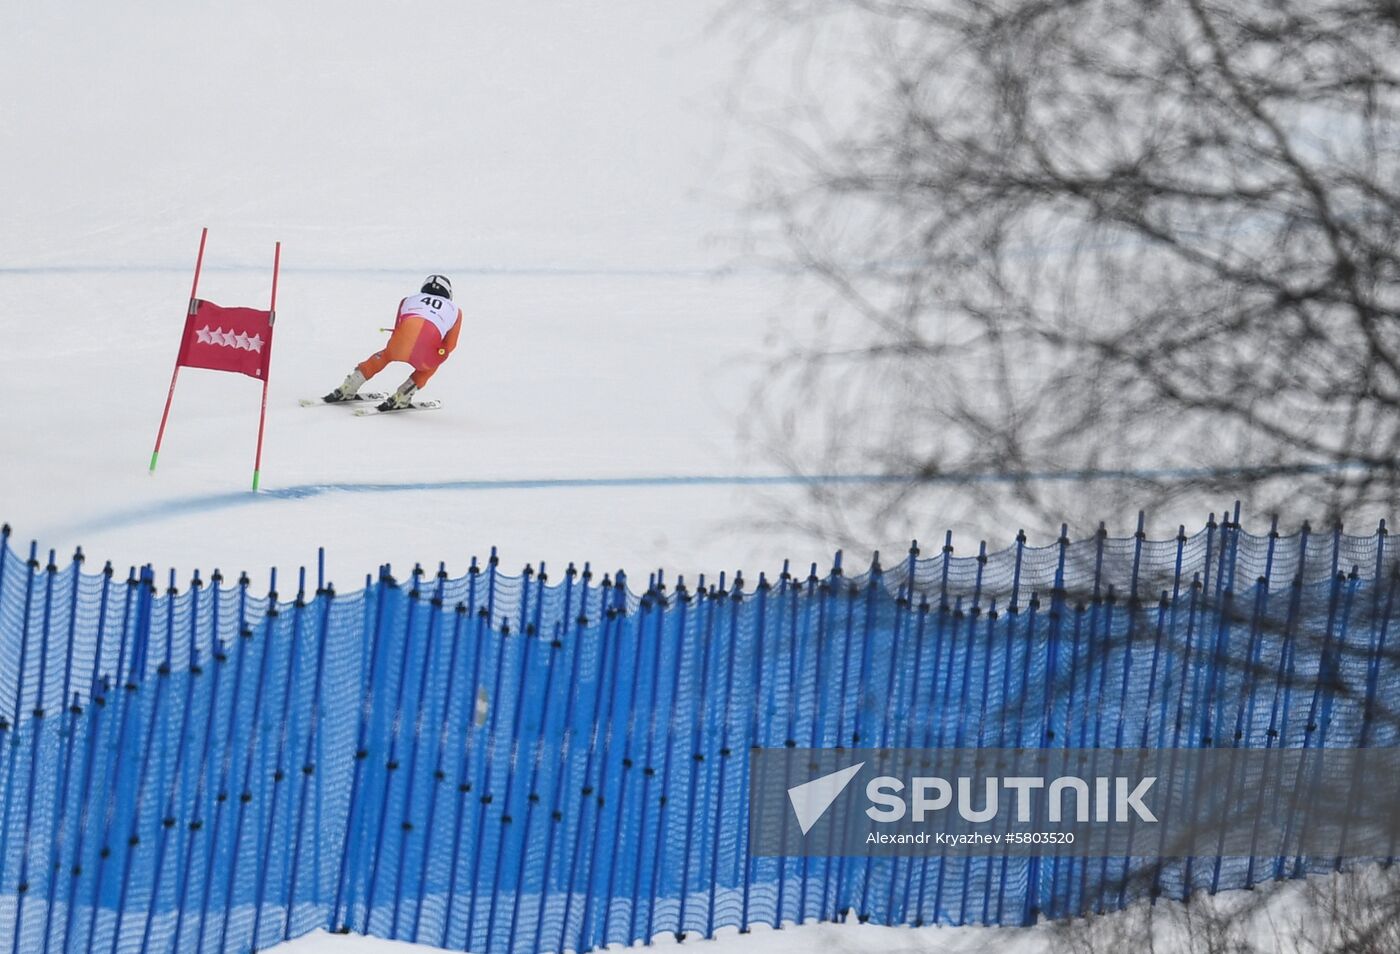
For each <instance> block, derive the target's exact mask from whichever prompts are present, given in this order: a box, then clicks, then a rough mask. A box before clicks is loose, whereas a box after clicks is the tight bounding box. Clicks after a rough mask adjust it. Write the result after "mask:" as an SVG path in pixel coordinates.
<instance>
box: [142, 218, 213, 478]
mask: <svg viewBox="0 0 1400 954" xmlns="http://www.w3.org/2000/svg"><path fill="white" fill-rule="evenodd" d="M208 237H209V228H208V227H207V226H206V227H205V228H204V229H202V230H201V231H200V233H199V256H198V257H197V258H196V259H195V260H194V284H193V285H191V286H190V303H189V306H188V307H187V308H186V309H185V318H186V319H188V318H189V316H190V315H191V314H193V312H194V302H195V297H194V296H195V293H196V292H197V291H199V269H200V266H202V265H203V264H204V240H205V239H206V238H208ZM184 335H185V330H184V329H183V328H181V329H180V344H181V345H182V346H183V345H184V341H185V338H184ZM179 377H180V353H179V352H178V351H177V352H176V353H175V371H174V372H173V373H172V374H171V375H170V391H169V393H167V394H166V395H165V410H164V411H162V412H161V415H160V430H158V431H156V446H155V450H153V451H151V469H150V471H149V473H151V474H155V472H156V460H157V459H158V458H159V457H160V442H161V441H162V440H164V439H165V422H166V421H167V420H169V419H170V402H171V401H173V400H175V382H176V380H177V379H179Z"/></svg>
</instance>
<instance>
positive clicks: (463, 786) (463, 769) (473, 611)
mask: <svg viewBox="0 0 1400 954" xmlns="http://www.w3.org/2000/svg"><path fill="white" fill-rule="evenodd" d="M480 576H481V568H480V567H479V566H477V564H476V557H472V562H471V567H470V568H468V570H467V615H468V616H471V617H474V618H475V620H476V622H475V624H474V626H473V629H474V632H473V636H472V675H471V684H470V685H469V686H468V687H467V694H468V698H467V711H468V712H469V713H471V718H470V719H469V720H468V723H467V744H466V751H465V752H464V753H463V755H462V760H461V764H460V766H459V767H458V769H457V801H456V805H455V806H454V808H453V813H452V867H451V871H450V873H449V875H448V880H447V904H446V908H445V911H444V914H443V919H442V940H441V941H440V942H439V943H438V946H439V947H447V943H448V937H449V935H450V933H451V930H452V908H453V905H454V903H455V901H456V897H457V870H458V867H459V862H460V860H461V853H462V852H461V849H462V809H463V802H464V801H465V800H466V797H467V795H468V794H469V793H470V792H471V790H472V778H473V776H472V774H471V773H472V771H473V768H474V766H473V764H472V760H471V757H472V753H473V746H474V744H475V741H476V731H475V729H476V703H477V699H478V698H479V695H478V693H479V692H480V689H479V687H480V685H481V646H482V643H483V642H484V636H483V633H482V630H483V623H484V617H483V614H484V612H485V608H484V607H478V606H477V602H476V590H477V583H478V581H479V579H480ZM471 930H472V929H471V924H470V923H469V924H468V925H467V938H466V940H465V941H463V942H462V943H463V948H462V949H463V950H468V949H470V947H471Z"/></svg>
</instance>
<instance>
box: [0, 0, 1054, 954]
mask: <svg viewBox="0 0 1400 954" xmlns="http://www.w3.org/2000/svg"><path fill="white" fill-rule="evenodd" d="M720 5H721V4H720V3H719V2H718V0H710V2H703V3H691V4H658V3H655V2H654V0H606V2H604V0H590V2H576V3H570V4H558V3H548V2H544V0H518V2H516V3H511V4H466V3H460V2H457V0H424V2H419V3H414V4H412V5H402V4H379V3H369V2H364V0H351V2H348V3H347V2H342V0H338V2H334V3H332V2H327V0H319V2H308V3H297V4H286V3H282V2H278V0H245V2H241V3H238V4H231V5H205V4H190V3H187V2H183V0H150V2H146V3H143V4H140V5H136V6H132V5H125V4H101V3H96V2H92V0H57V2H51V3H43V4H8V5H0V88H3V89H4V90H5V95H4V96H3V97H0V178H3V181H4V183H5V198H4V201H3V204H2V205H0V221H3V226H0V381H3V382H4V385H5V387H4V394H5V401H6V404H5V409H4V410H3V411H0V455H2V457H0V459H3V466H0V520H3V521H8V522H9V523H11V524H12V525H13V526H14V528H15V533H16V537H17V538H18V539H20V540H27V539H29V538H36V539H38V540H39V541H40V544H41V546H43V547H45V548H47V547H53V548H56V549H57V550H58V551H59V553H60V554H64V553H67V552H71V551H72V549H73V548H74V547H76V546H78V545H82V546H83V547H84V548H85V550H86V552H87V555H88V561H89V563H88V565H89V568H90V569H93V570H95V569H97V568H100V567H101V565H102V563H103V562H104V561H106V560H111V561H112V562H113V563H114V564H115V565H116V566H117V567H119V568H121V569H122V570H124V569H125V567H126V566H127V565H132V564H143V563H146V562H152V563H154V564H155V565H156V567H157V570H158V572H161V571H163V569H164V568H165V567H170V566H173V567H177V568H178V569H179V570H180V572H181V575H182V576H184V577H186V578H187V576H188V574H189V573H190V572H191V571H193V570H195V569H199V570H201V571H203V572H204V573H205V574H206V575H207V574H208V573H209V572H210V571H212V570H213V569H214V568H216V567H219V568H222V569H224V570H225V571H226V572H230V571H237V570H240V569H247V570H249V571H250V573H251V575H252V577H253V579H254V580H255V581H266V579H267V576H266V568H267V567H270V566H280V567H281V568H282V569H283V571H284V573H286V572H288V571H290V570H294V569H295V568H296V567H297V566H299V565H302V564H310V563H311V562H312V561H313V560H314V559H315V554H316V547H317V546H318V545H324V546H325V547H326V548H327V553H328V569H329V575H330V579H331V580H333V581H334V582H335V583H336V584H337V585H338V586H339V587H340V588H341V589H342V590H345V589H352V588H355V587H357V586H358V585H359V583H360V581H361V580H363V577H364V574H366V573H368V572H372V571H373V570H374V568H375V567H376V566H378V565H379V564H380V563H383V562H385V561H390V562H392V563H393V564H394V565H395V566H396V567H397V568H399V569H400V571H402V570H403V569H404V568H407V567H408V566H411V564H412V563H413V562H415V561H422V562H423V563H424V564H425V565H426V566H429V567H435V566H436V565H437V563H438V562H439V561H445V562H446V564H447V567H448V570H449V572H451V573H453V574H454V575H455V574H460V573H462V572H464V571H465V569H466V567H467V561H468V558H469V557H470V556H471V555H473V554H475V555H477V556H481V557H484V556H485V555H486V553H487V552H488V550H489V547H490V546H491V545H493V544H494V545H498V546H499V547H501V553H502V560H503V561H504V565H505V566H507V567H512V568H518V567H520V566H523V565H524V564H525V563H526V562H532V563H535V565H536V566H538V561H541V560H543V561H546V562H547V563H548V565H549V568H550V570H551V571H555V570H562V569H563V567H564V565H565V564H567V562H569V561H571V560H572V561H577V562H579V563H582V562H583V561H585V560H587V561H592V563H593V565H594V567H595V568H597V569H599V570H600V571H602V570H608V571H611V570H614V569H616V568H617V567H619V566H621V567H625V568H626V569H627V570H628V571H629V573H630V574H631V576H632V577H633V579H638V578H642V579H644V578H645V576H644V574H645V573H646V572H647V571H648V570H651V569H654V568H656V567H665V568H666V569H667V570H668V572H669V573H670V574H672V576H673V577H674V575H675V574H678V573H684V574H686V575H687V577H688V578H691V579H693V578H694V576H695V575H697V574H699V573H701V572H704V573H708V574H715V573H717V572H718V571H721V570H725V571H731V572H732V571H733V570H734V569H736V568H739V569H743V570H744V571H745V574H746V577H747V578H749V579H756V577H757V574H758V571H760V570H766V571H768V572H770V573H773V572H776V571H777V570H778V569H780V567H781V561H782V560H783V559H784V558H792V559H793V561H794V563H795V564H796V565H797V566H798V567H800V568H802V569H804V570H805V567H806V564H807V563H808V562H812V561H816V562H819V563H821V564H822V565H825V564H826V562H827V561H828V560H829V558H830V555H831V550H832V548H833V547H834V546H835V544H836V543H837V542H838V541H836V540H835V539H828V538H823V537H821V536H816V537H814V536H811V535H809V534H807V533H805V532H799V531H798V530H797V529H796V528H794V527H792V526H790V525H788V524H785V523H780V524H778V525H776V526H775V525H774V523H773V522H772V520H771V517H772V514H773V513H774V512H775V509H774V502H775V499H776V501H777V502H779V503H785V504H800V502H801V499H802V498H801V492H800V490H798V489H796V488H793V487H790V486H783V485H773V486H767V487H756V486H753V485H751V484H747V483H744V480H746V479H751V478H754V477H764V476H767V475H781V474H782V470H781V469H780V468H778V467H776V466H775V465H774V464H773V462H772V459H771V458H769V457H767V456H765V453H764V448H763V447H761V446H757V447H755V446H753V445H750V444H747V443H745V442H744V441H743V440H741V437H740V435H741V434H742V431H743V428H742V426H741V424H742V421H743V420H744V418H745V417H746V415H747V413H748V411H747V409H748V402H749V399H750V395H751V393H752V390H753V388H754V386H755V385H756V384H758V383H760V381H761V380H762V375H763V364H762V362H761V361H760V360H759V357H758V356H759V355H760V353H761V352H762V351H763V349H764V347H765V345H766V344H771V342H772V341H773V340H774V339H775V337H781V335H782V334H784V333H787V331H788V330H790V329H791V327H792V325H791V323H790V322H791V321H792V320H795V319H794V316H791V315H786V314H785V313H784V311H783V308H782V305H783V302H784V301H785V300H786V289H785V283H786V279H785V278H784V277H783V276H782V275H781V274H778V273H773V272H766V271H764V270H763V269H761V268H758V267H753V266H751V265H748V264H745V265H742V266H741V267H738V268H735V269H732V270H731V269H728V268H727V266H730V265H733V264H734V263H735V262H736V261H742V259H740V258H738V257H736V248H737V246H736V245H735V244H734V243H732V242H731V241H728V239H727V236H729V235H730V234H731V233H732V231H733V230H734V228H735V225H736V221H737V220H736V215H735V208H736V204H737V203H736V202H735V201H734V200H735V199H736V198H738V197H740V196H742V195H743V193H744V186H743V183H744V182H745V181H746V180H745V172H746V170H747V169H748V167H749V165H750V163H751V161H752V160H753V159H754V157H755V155H756V154H757V151H758V149H759V147H758V146H757V145H756V143H755V142H754V141H752V140H751V139H750V138H747V137H746V134H744V133H742V132H741V131H739V130H737V129H736V128H735V127H734V126H733V125H732V124H730V123H728V122H727V121H726V118H725V110H724V109H723V108H722V101H723V95H722V94H723V93H724V91H725V89H726V84H727V82H728V81H729V80H730V79H731V78H732V77H733V76H734V74H735V69H736V63H737V61H738V58H739V54H740V42H739V40H738V39H737V38H736V36H734V35H733V33H732V32H726V31H725V30H719V31H713V30H709V29H707V28H708V27H709V25H710V24H711V20H712V17H713V15H714V13H715V11H716V9H718V7H719V6H720ZM202 226H209V228H210V238H209V245H208V249H207V253H206V260H205V271H204V275H203V277H202V279H201V283H200V288H199V294H200V296H201V297H204V298H207V299H210V300H213V301H215V302H218V303H220V304H223V305H249V306H255V307H265V302H266V301H267V296H268V292H269V281H270V277H271V276H270V266H271V263H272V249H273V243H274V241H275V240H281V241H282V243H283V258H282V261H283V272H282V284H281V287H280V289H279V296H278V309H277V311H278V316H277V317H278V320H277V328H276V342H275V349H274V355H273V359H272V377H271V388H270V393H269V396H268V420H267V444H266V448H265V451H264V461H263V487H264V490H265V491H266V492H265V493H263V494H261V495H259V496H257V497H254V496H253V495H251V494H249V493H248V492H247V488H248V484H249V481H250V478H251V471H252V459H253V442H254V434H255V430H256V421H257V407H258V399H259V393H258V385H257V384H256V383H255V382H254V381H252V380H251V379H247V378H241V377H236V376H233V375H220V374H214V373H211V372H202V371H186V372H184V374H183V375H182V376H181V380H180V384H179V389H178V391H177V393H176V397H175V404H174V410H173V412H172V417H171V423H170V426H169V430H168V432H167V435H166V441H165V447H164V449H163V452H162V455H161V461H160V468H159V472H158V473H157V474H156V476H155V477H154V478H152V477H149V476H147V473H146V464H147V460H148V458H149V454H150V450H151V444H152V442H153V439H154V437H155V430H156V424H157V421H158V418H159V412H160V408H161V405H162V403H163V401H164V399H165V396H166V389H167V386H168V383H169V375H170V370H171V365H172V362H173V359H174V355H175V349H176V345H177V342H178V335H179V330H180V327H181V324H182V320H183V315H184V311H185V304H186V299H187V296H188V294H189V284H190V277H191V270H192V267H193V264H194V256H195V250H196V246H197V243H198V239H199V234H200V228H201V227H202ZM430 272H442V273H444V274H447V275H449V276H451V277H452V278H453V280H454V284H455V286H456V289H457V292H458V299H459V302H460V304H461V305H462V306H463V308H464V310H465V312H466V326H465V329H464V331H463V333H462V344H461V348H460V351H459V352H458V354H457V355H456V356H454V357H453V359H452V360H451V361H450V362H449V363H448V364H447V365H446V367H445V368H444V369H443V370H442V371H441V372H440V373H439V374H438V376H437V378H435V379H434V380H433V381H432V383H431V384H430V386H429V387H428V389H427V391H426V392H425V396H429V397H436V398H441V399H442V400H443V401H444V402H445V407H444V409H443V410H441V411H435V412H432V413H427V414H415V415H411V416H400V417H398V418H370V419H357V418H354V417H352V416H351V415H350V414H349V412H348V411H346V410H345V409H344V408H313V409H303V408H300V407H298V405H297V399H298V398H301V397H304V396H308V395H319V394H322V393H324V392H325V391H327V390H329V389H330V388H331V387H333V386H335V385H336V384H338V383H339V382H340V380H341V379H342V377H343V376H344V375H345V373H346V372H347V371H349V370H350V368H351V367H352V366H353V365H354V364H355V363H356V362H358V361H359V360H361V359H362V358H364V357H365V356H367V355H368V354H369V353H371V352H372V351H374V350H375V349H376V348H378V347H379V346H380V345H381V344H382V342H383V341H384V335H383V334H381V333H380V332H379V331H378V329H379V328H380V327H381V326H383V325H386V324H389V323H390V322H391V321H392V316H393V312H394V308H395V305H396V303H397V301H398V300H399V298H400V297H401V296H403V295H405V294H407V293H409V292H411V291H413V290H415V289H416V287H417V285H416V283H417V282H419V281H421V278H422V276H424V275H425V274H428V273H430ZM775 320H776V323H775ZM405 373H406V369H403V368H401V367H395V368H393V369H391V371H390V372H386V373H385V374H384V375H383V376H382V377H381V378H379V379H377V380H376V381H375V382H374V384H375V386H376V387H382V388H384V389H390V388H392V387H394V386H396V385H397V384H398V383H399V381H400V380H402V377H403V376H404V374H405ZM795 426H797V427H799V428H800V427H802V426H805V422H803V421H801V420H798V421H797V422H796V425H795ZM676 477H680V478H685V479H683V480H680V481H675V480H670V479H668V478H676ZM618 478H622V480H620V481H619V480H618ZM658 478H660V479H658ZM715 478H720V480H718V481H716V480H715ZM730 478H739V479H737V480H735V479H730ZM560 482H563V483H560ZM346 485H354V486H346ZM944 526H945V524H944V523H943V518H942V517H940V516H938V515H933V514H910V515H909V518H908V524H907V526H906V527H904V528H902V535H901V536H899V537H898V538H896V539H892V540H890V541H880V542H884V543H886V544H887V545H890V546H893V547H895V548H896V549H897V550H902V548H903V547H904V546H905V545H907V540H908V539H909V538H911V537H916V536H917V537H923V538H925V539H930V538H934V537H936V536H939V535H941V531H942V530H943V528H944ZM1001 529H1005V530H1006V533H1005V534H1004V536H1003V538H1001V539H993V540H992V541H991V544H992V545H993V546H998V545H1004V544H1008V543H1010V541H1011V537H1012V535H1013V534H1014V530H1015V528H1014V527H1011V528H1001ZM972 539H973V541H975V539H976V538H975V537H973V538H972ZM968 545H969V546H972V545H975V543H972V542H969V544H968ZM864 556H865V555H864V554H861V555H860V556H859V558H858V559H863V558H864ZM283 579H284V580H285V579H286V577H285V576H284V577H283ZM283 588H284V591H285V589H286V587H285V585H284V587H283ZM1049 938H1050V933H1049V932H1048V931H1047V930H1045V929H1035V930H1031V931H1022V930H1017V929H995V930H988V929H937V930H921V931H912V930H888V929H880V928H873V927H858V926H846V925H837V926H833V925H809V926H803V927H799V928H793V929H790V930H785V931H780V932H772V931H769V930H767V929H763V928H760V929H757V930H756V931H755V932H754V933H753V934H751V935H745V936H742V937H740V936H727V937H722V938H720V939H718V940H715V941H708V942H687V944H686V947H687V949H694V950H703V951H705V952H707V954H730V952H734V954H757V952H763V954H775V952H789V951H791V952H797V951H815V950H833V951H851V952H857V951H869V952H874V951H882V952H885V951H900V950H911V951H912V950H920V951H973V950H977V951H1000V952H1007V954H1012V952H1014V954H1030V952H1038V951H1042V950H1044V949H1045V947H1046V945H1047V944H1048V941H1049ZM408 950H411V948H407V947H404V946H402V945H396V944H390V943H387V942H379V941H371V940H366V939H360V938H352V937H329V936H325V935H315V936H311V937H306V938H303V939H301V940H299V941H296V942H294V943H292V944H289V945H287V946H285V947H284V948H280V949H279V954H356V952H363V954H370V952H373V954H390V952H396V951H408Z"/></svg>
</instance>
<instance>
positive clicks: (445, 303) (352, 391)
mask: <svg viewBox="0 0 1400 954" xmlns="http://www.w3.org/2000/svg"><path fill="white" fill-rule="evenodd" d="M461 329H462V309H461V308H458V307H457V305H455V304H454V303H453V301H452V282H450V281H449V280H448V279H447V277H446V276H444V275H429V276H428V277H427V278H426V279H424V281H423V287H422V288H420V289H419V291H418V294H416V295H410V296H408V297H407V298H405V299H403V300H402V301H400V302H399V313H398V317H397V318H395V320H394V333H393V334H392V335H390V336H389V343H388V344H387V345H385V346H384V348H383V350H381V351H376V352H375V353H374V354H372V355H370V356H369V357H368V358H366V359H365V360H363V361H361V362H360V363H359V364H358V365H356V366H355V370H354V371H351V372H350V373H349V374H348V375H346V376H345V381H344V383H343V384H341V385H340V387H338V388H336V389H335V390H334V391H332V392H331V393H330V394H327V395H326V396H325V398H324V400H325V402H326V403H327V404H334V403H336V402H338V401H350V400H354V399H355V397H356V396H357V395H358V393H359V390H360V386H361V385H363V384H364V383H365V382H366V381H368V380H369V379H370V378H372V377H374V376H375V375H376V374H378V373H379V372H380V371H383V370H384V366H385V365H387V364H388V363H389V362H390V361H404V362H407V363H408V364H411V365H413V373H412V374H411V375H409V376H408V380H407V381H405V382H404V383H403V384H401V385H399V389H398V390H397V391H395V392H394V393H393V394H391V395H389V397H388V399H386V400H385V401H384V403H383V404H380V405H379V408H378V409H379V410H380V411H397V410H400V409H402V408H406V407H408V406H409V405H411V404H412V403H413V396H414V395H415V394H417V393H418V391H419V389H420V388H422V387H423V386H424V385H426V384H427V383H428V379H429V378H431V377H432V376H433V374H434V373H435V372H436V371H437V369H438V367H439V366H440V365H441V364H442V363H443V362H444V361H446V360H447V357H448V355H450V354H452V350H453V349H454V348H456V347H457V335H458V334H459V332H460V331H461Z"/></svg>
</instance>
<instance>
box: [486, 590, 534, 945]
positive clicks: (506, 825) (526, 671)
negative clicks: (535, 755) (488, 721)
mask: <svg viewBox="0 0 1400 954" xmlns="http://www.w3.org/2000/svg"><path fill="white" fill-rule="evenodd" d="M540 569H541V572H543V569H544V566H543V564H541V567H540ZM534 576H535V572H534V570H533V569H531V567H530V566H529V565H528V564H526V566H525V573H524V577H523V579H522V580H521V584H520V619H519V622H518V623H517V624H516V629H517V631H518V632H519V634H520V638H519V639H518V640H516V642H517V643H518V644H519V646H520V651H519V653H518V655H519V657H520V661H519V663H518V666H517V668H518V669H519V675H518V676H517V685H516V687H515V707H514V712H513V714H512V716H511V722H510V726H511V731H510V754H509V756H508V757H507V761H506V765H507V766H509V767H510V768H511V769H512V770H511V771H508V772H507V773H506V789H505V793H504V797H503V798H502V799H501V810H500V812H501V814H500V822H499V825H498V826H497V827H496V828H495V830H496V831H497V832H498V833H499V834H498V836H497V840H496V871H495V874H494V875H493V876H492V878H491V904H490V906H489V907H488V908H487V914H486V947H485V948H483V950H488V951H489V950H491V942H492V940H494V938H495V934H496V906H497V903H498V902H499V900H500V897H501V877H502V875H501V867H502V865H503V864H504V863H505V856H506V847H507V844H508V842H509V832H510V830H511V829H512V828H513V825H514V814H513V809H512V802H513V799H512V795H513V794H514V789H515V776H516V772H515V771H514V769H515V767H516V766H518V765H519V764H520V732H521V728H522V726H521V715H522V714H523V712H524V708H525V691H526V687H527V685H528V681H527V680H528V679H529V675H530V643H531V639H532V636H533V633H532V629H533V627H531V626H530V625H529V624H528V623H527V622H526V619H527V618H528V614H529V610H530V584H531V581H532V580H533V579H534ZM502 652H503V653H504V649H503V650H502ZM502 668H504V664H503V666H502ZM502 675H503V673H502ZM545 705H546V706H548V705H549V697H548V696H545ZM546 711H548V710H547V709H546Z"/></svg>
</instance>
